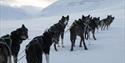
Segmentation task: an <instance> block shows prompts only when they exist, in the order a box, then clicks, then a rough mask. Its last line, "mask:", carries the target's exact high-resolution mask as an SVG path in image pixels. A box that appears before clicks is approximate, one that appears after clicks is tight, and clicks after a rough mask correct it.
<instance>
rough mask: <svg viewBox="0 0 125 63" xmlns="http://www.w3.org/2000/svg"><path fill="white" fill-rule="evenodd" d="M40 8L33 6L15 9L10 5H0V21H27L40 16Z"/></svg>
mask: <svg viewBox="0 0 125 63" xmlns="http://www.w3.org/2000/svg"><path fill="white" fill-rule="evenodd" d="M41 10H42V9H41V8H38V7H33V6H21V7H15V6H10V5H5V4H1V5H0V19H1V20H16V19H29V18H35V17H38V16H40V13H41Z"/></svg>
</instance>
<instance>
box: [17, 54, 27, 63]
mask: <svg viewBox="0 0 125 63" xmlns="http://www.w3.org/2000/svg"><path fill="white" fill-rule="evenodd" d="M25 56H26V55H23V56H22V57H21V58H19V59H18V60H17V62H19V61H20V60H21V59H23V58H24V57H25Z"/></svg>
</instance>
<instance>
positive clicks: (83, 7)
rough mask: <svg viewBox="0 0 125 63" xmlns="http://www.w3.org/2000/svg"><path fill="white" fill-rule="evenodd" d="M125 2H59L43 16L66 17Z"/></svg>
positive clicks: (82, 0) (85, 0)
mask: <svg viewBox="0 0 125 63" xmlns="http://www.w3.org/2000/svg"><path fill="white" fill-rule="evenodd" d="M111 2H112V3H111ZM122 2H123V0H113V1H112V0H58V1H57V2H55V3H53V4H52V5H50V6H48V7H47V8H45V9H44V10H43V11H42V12H41V13H42V14H41V15H42V16H52V15H65V14H71V13H77V12H83V11H92V10H95V9H103V8H106V7H111V6H117V4H122Z"/></svg>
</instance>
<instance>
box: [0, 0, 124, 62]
mask: <svg viewBox="0 0 125 63" xmlns="http://www.w3.org/2000/svg"><path fill="white" fill-rule="evenodd" d="M65 1H68V2H67V3H65V4H64V5H67V4H68V3H69V2H79V1H81V0H78V1H77V0H72V1H71V0H59V1H57V2H55V3H54V4H53V5H52V7H55V6H56V7H57V8H59V9H57V8H56V7H55V9H57V11H58V10H60V12H57V11H56V12H57V13H58V14H56V12H54V11H55V10H53V8H51V6H49V7H50V8H51V9H49V10H47V9H45V10H46V13H45V14H44V16H42V17H38V18H31V19H25V20H12V21H11V20H8V21H6V20H5V21H3V20H2V21H0V36H2V35H5V34H7V33H10V32H11V31H13V30H15V29H16V28H18V27H20V26H21V24H25V26H26V27H27V28H28V29H29V39H28V40H25V41H24V42H23V43H22V44H21V49H20V52H19V57H18V59H19V58H21V57H22V56H23V55H25V53H24V52H23V53H22V51H24V49H25V46H26V45H27V44H28V43H29V42H30V41H31V40H32V38H34V37H36V36H38V35H42V33H43V32H44V31H45V30H46V29H48V28H49V27H50V26H51V25H53V24H55V23H57V22H58V20H59V19H60V18H61V16H62V15H66V13H65V12H64V13H63V11H64V10H65V9H64V10H62V9H61V8H63V7H59V6H60V5H61V4H62V3H60V2H65ZM83 1H86V0H83ZM93 1H94V2H95V1H96V2H98V4H100V6H97V7H95V8H93V10H91V9H87V10H84V11H79V8H81V7H82V6H83V5H86V6H88V4H83V5H81V6H79V7H78V6H77V5H74V6H76V7H75V8H76V9H78V10H76V9H75V12H74V11H71V12H70V13H68V14H69V15H70V21H69V24H68V27H67V28H66V29H68V28H69V27H70V26H71V24H72V22H73V21H74V20H75V19H78V18H80V17H81V15H83V14H84V15H88V14H90V15H92V16H96V17H99V16H100V17H101V19H103V18H105V17H106V16H107V15H108V14H111V15H113V16H115V20H114V22H113V23H112V24H111V27H110V28H109V30H104V31H101V30H99V31H98V32H96V34H95V35H96V38H97V40H93V39H92V37H91V39H90V40H85V41H86V44H87V47H88V50H87V51H86V50H84V48H83V47H82V48H79V41H80V38H79V37H77V40H76V47H74V51H73V52H71V51H70V47H71V42H70V36H69V35H70V34H69V31H68V32H65V35H64V46H65V47H64V48H61V47H58V50H59V51H58V52H56V51H55V50H54V47H53V45H52V46H51V50H50V63H125V21H124V20H125V18H124V17H125V12H124V11H125V8H124V7H125V6H124V4H125V1H123V0H93ZM87 2H89V3H90V2H92V0H88V1H87ZM99 2H101V3H99ZM102 2H103V3H104V4H103V5H101V4H102ZM109 2H112V4H111V3H109ZM57 4H58V5H59V6H58V5H57ZM92 5H93V4H92ZM92 5H91V6H88V7H89V8H92ZM109 5H110V6H109ZM68 6H69V5H68ZM74 6H69V7H71V8H70V9H72V8H73V7H74ZM77 7H78V8H77ZM83 8H84V7H83ZM86 8H87V7H86ZM45 10H44V11H45ZM44 11H43V12H44ZM50 11H52V12H51V13H49V12H50ZM54 14H55V15H54ZM43 57H44V58H43V63H46V61H45V56H44V55H43ZM18 63H26V58H25V57H24V58H22V59H21V60H20V61H19V62H18Z"/></svg>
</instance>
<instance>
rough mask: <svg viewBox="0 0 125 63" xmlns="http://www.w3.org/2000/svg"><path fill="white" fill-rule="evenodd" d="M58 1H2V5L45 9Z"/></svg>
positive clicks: (0, 2)
mask: <svg viewBox="0 0 125 63" xmlns="http://www.w3.org/2000/svg"><path fill="white" fill-rule="evenodd" d="M55 1H57V0H0V4H9V5H11V6H18V7H20V6H36V7H42V8H45V7H46V6H48V5H50V4H52V3H53V2H55Z"/></svg>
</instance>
